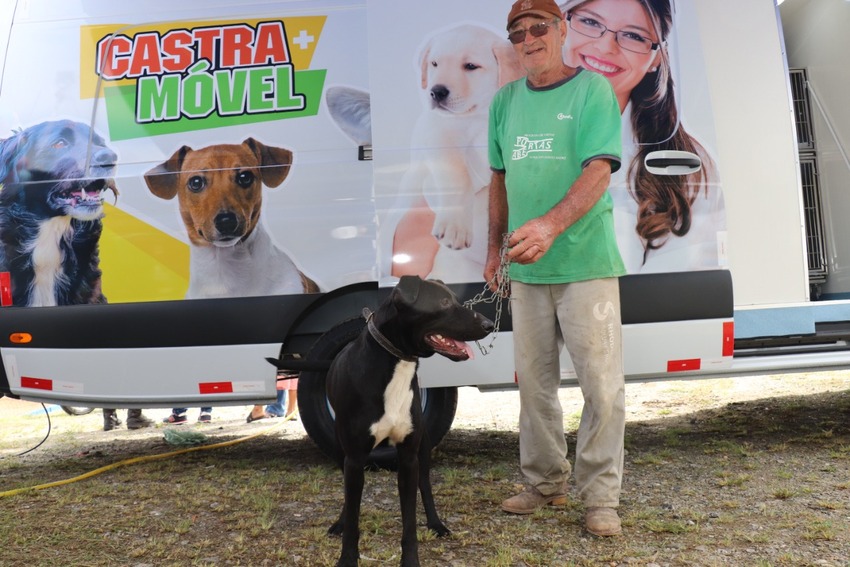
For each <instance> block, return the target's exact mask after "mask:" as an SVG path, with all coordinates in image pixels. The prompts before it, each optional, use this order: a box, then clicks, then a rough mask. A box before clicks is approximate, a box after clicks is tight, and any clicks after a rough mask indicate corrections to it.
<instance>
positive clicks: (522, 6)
mask: <svg viewBox="0 0 850 567" xmlns="http://www.w3.org/2000/svg"><path fill="white" fill-rule="evenodd" d="M528 15H532V16H542V17H544V18H548V17H550V16H555V17H556V18H563V17H564V15H563V13H562V12H561V9H560V8H559V7H558V5H557V4H556V3H555V0H517V1H516V2H514V5H513V6H511V11H510V13H509V14H508V28H510V27H511V24H513V23H514V22H515V21H516V20H517V18H521V17H522V16H528Z"/></svg>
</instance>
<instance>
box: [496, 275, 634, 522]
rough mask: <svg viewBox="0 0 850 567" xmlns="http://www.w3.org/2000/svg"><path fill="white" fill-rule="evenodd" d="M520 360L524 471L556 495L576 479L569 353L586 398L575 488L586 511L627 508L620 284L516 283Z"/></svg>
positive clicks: (515, 327) (544, 490)
mask: <svg viewBox="0 0 850 567" xmlns="http://www.w3.org/2000/svg"><path fill="white" fill-rule="evenodd" d="M511 309H512V319H513V334H514V355H515V359H516V371H517V379H518V382H519V392H520V427H519V431H520V435H519V438H520V441H519V444H520V466H521V469H522V472H523V474H524V475H525V477H526V479H527V480H528V482H529V483H530V484H531V485H532V486H534V487H536V488H537V489H538V490H539V491H540V492H541V493H543V494H552V493H553V492H555V491H557V490H558V489H559V488H560V487H561V485H562V483H563V482H564V481H565V480H566V479H567V478H568V477H569V476H570V463H569V461H568V460H567V455H568V449H567V442H566V438H565V436H564V415H563V409H562V408H561V402H560V400H559V399H558V391H559V387H560V382H561V372H560V362H559V355H560V352H561V349H562V348H563V346H564V345H566V347H567V352H568V353H569V355H570V357H571V359H572V362H573V366H574V367H575V371H576V374H577V376H578V382H579V386H580V387H581V392H582V395H583V397H584V407H583V409H582V414H581V421H580V423H579V429H578V438H577V443H576V450H575V452H576V455H575V483H576V489H577V491H578V496H579V498H580V499H581V501H582V502H584V504H585V505H586V506H588V507H589V506H606V507H612V508H616V507H617V506H618V505H619V499H620V488H621V485H622V479H623V454H624V447H623V444H624V436H625V422H626V416H625V413H626V410H625V383H624V379H623V354H622V353H623V351H622V325H621V319H620V291H619V284H618V281H617V279H616V278H607V279H598V280H588V281H583V282H575V283H569V284H548V285H537V284H523V283H520V282H511Z"/></svg>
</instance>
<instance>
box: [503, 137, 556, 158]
mask: <svg viewBox="0 0 850 567" xmlns="http://www.w3.org/2000/svg"><path fill="white" fill-rule="evenodd" d="M552 140H553V138H541V139H539V140H532V139H531V138H529V137H528V136H517V137H516V143H514V151H513V152H512V153H511V159H512V160H513V161H517V160H520V159H525V158H526V157H528V155H529V154H533V153H549V154H551V153H552Z"/></svg>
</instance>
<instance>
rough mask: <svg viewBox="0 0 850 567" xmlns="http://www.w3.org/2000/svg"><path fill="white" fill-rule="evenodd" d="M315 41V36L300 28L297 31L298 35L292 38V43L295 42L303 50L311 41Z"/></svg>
mask: <svg viewBox="0 0 850 567" xmlns="http://www.w3.org/2000/svg"><path fill="white" fill-rule="evenodd" d="M314 41H316V38H315V37H313V36H312V35H310V34H308V33H307V30H301V31H300V32H299V33H298V37H296V38H295V39H293V40H292V43H297V44H298V46H299V47H300V48H301V49H302V50H303V49H307V47H309V45H310V44H311V43H313V42H314Z"/></svg>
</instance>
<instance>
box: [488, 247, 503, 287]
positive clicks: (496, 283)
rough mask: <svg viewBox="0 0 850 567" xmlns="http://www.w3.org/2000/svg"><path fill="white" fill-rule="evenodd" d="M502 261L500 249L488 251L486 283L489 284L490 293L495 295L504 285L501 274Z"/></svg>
mask: <svg viewBox="0 0 850 567" xmlns="http://www.w3.org/2000/svg"><path fill="white" fill-rule="evenodd" d="M501 260H502V259H501V258H500V257H499V250H498V249H495V250H493V249H491V250H488V252H487V263H486V264H484V281H485V282H487V287H489V288H490V291H492V292H493V293H498V292H499V288H500V287H501V285H502V282H501V277H502V275H501V273H499V267H500V266H501V264H502V262H501Z"/></svg>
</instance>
